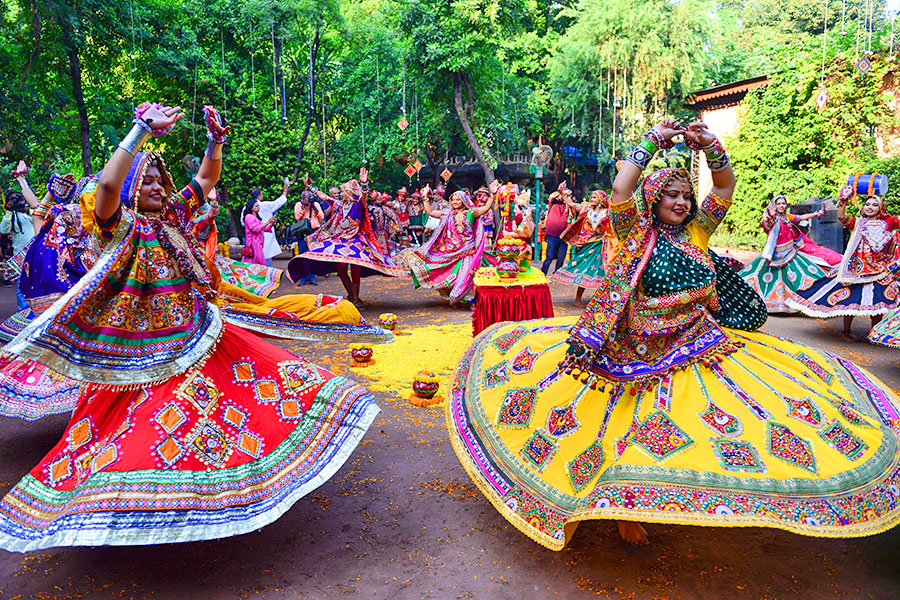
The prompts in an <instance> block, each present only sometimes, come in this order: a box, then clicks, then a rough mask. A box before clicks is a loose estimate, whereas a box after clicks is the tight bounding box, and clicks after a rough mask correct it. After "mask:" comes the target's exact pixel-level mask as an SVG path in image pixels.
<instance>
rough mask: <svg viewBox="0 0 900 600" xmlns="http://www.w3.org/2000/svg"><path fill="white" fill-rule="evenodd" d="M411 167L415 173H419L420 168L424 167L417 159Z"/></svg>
mask: <svg viewBox="0 0 900 600" xmlns="http://www.w3.org/2000/svg"><path fill="white" fill-rule="evenodd" d="M412 166H414V167H415V168H416V173H418V172H419V171H421V170H422V167H424V166H425V165H423V164H422V161H421V160H419V159H418V158H417V159H416V162H414V163H413V164H412Z"/></svg>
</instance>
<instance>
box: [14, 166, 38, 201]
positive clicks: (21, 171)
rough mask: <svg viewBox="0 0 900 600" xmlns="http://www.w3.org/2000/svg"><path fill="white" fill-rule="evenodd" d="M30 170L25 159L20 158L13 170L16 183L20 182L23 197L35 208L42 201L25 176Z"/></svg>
mask: <svg viewBox="0 0 900 600" xmlns="http://www.w3.org/2000/svg"><path fill="white" fill-rule="evenodd" d="M28 171H29V169H28V165H26V164H25V161H24V160H20V161H19V164H18V165H17V166H16V170H15V171H13V177H15V179H16V183H18V184H19V187H20V188H21V189H22V197H24V198H25V202H27V203H28V206H30V207H31V208H32V210H33V209H35V208H37V207H38V204H39V203H40V201H39V200H38V197H37V195H36V194H35V193H34V192H33V191H31V186H29V185H28V180H27V179H25V176H26V175H28Z"/></svg>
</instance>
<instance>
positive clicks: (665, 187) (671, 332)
mask: <svg viewBox="0 0 900 600" xmlns="http://www.w3.org/2000/svg"><path fill="white" fill-rule="evenodd" d="M679 133H682V134H683V135H684V137H685V140H686V141H687V142H688V143H690V144H693V145H695V146H696V147H699V148H701V149H702V150H703V151H704V152H705V153H706V156H707V163H708V164H709V166H710V169H711V171H712V180H713V186H712V190H711V192H710V193H709V195H708V196H707V197H706V198H705V199H704V200H703V201H702V202H697V201H696V200H695V199H694V197H693V189H692V187H691V183H690V177H689V176H688V174H687V172H685V171H684V170H683V169H663V170H661V171H656V172H654V173H652V174H651V175H649V176H648V177H646V178H645V179H644V181H643V183H642V184H641V185H640V188H639V195H638V196H637V197H634V196H632V190H633V189H634V188H635V186H636V185H637V184H638V180H639V177H640V175H641V171H642V170H643V169H644V168H646V166H647V164H648V163H649V162H650V160H651V158H652V156H653V154H654V153H655V152H656V151H657V149H658V148H659V147H661V146H662V147H667V146H669V145H670V144H671V140H672V137H674V136H675V135H678V134H679ZM734 186H735V178H734V174H733V172H732V169H731V165H730V161H729V158H728V155H727V154H726V153H725V150H724V149H723V148H722V146H721V144H720V143H719V141H718V140H717V139H716V138H715V136H713V135H712V134H711V133H710V132H709V131H708V130H707V129H706V127H705V126H704V125H703V124H702V123H692V124H691V125H688V126H687V128H686V129H684V130H681V129H680V128H679V126H678V124H677V123H676V122H674V121H662V122H660V123H659V124H658V125H657V126H656V127H655V128H654V129H652V130H651V131H650V132H648V134H647V136H646V139H645V140H643V141H642V142H641V144H640V145H639V146H637V147H635V148H634V150H632V152H631V154H630V156H629V159H628V161H627V162H626V163H625V165H624V166H623V167H622V169H621V170H620V171H619V173H618V175H617V177H616V179H615V182H614V184H613V190H612V199H611V204H610V219H611V222H612V224H613V228H614V230H615V232H616V235H617V237H618V238H619V240H621V244H620V249H619V252H618V253H617V255H616V257H615V258H614V259H613V260H611V261H610V263H609V266H608V269H607V276H606V277H605V278H604V279H603V282H602V283H601V286H600V288H599V289H598V290H597V293H596V294H595V295H594V298H593V299H592V300H591V302H590V304H589V305H588V307H587V309H586V310H585V311H584V313H583V314H582V315H581V317H580V318H578V319H574V318H555V319H548V320H543V321H529V322H526V323H501V324H497V325H495V326H493V327H491V328H490V329H487V330H486V331H484V332H483V333H482V334H481V335H479V336H478V337H477V338H476V340H475V342H474V343H473V344H472V346H471V347H470V348H469V350H468V351H467V352H466V354H465V355H464V356H463V358H462V360H461V361H460V364H459V367H458V370H457V373H456V375H455V378H454V381H453V385H452V388H451V389H452V390H453V391H452V395H451V397H450V401H449V402H448V403H447V408H446V416H447V421H448V426H449V430H450V439H451V441H452V443H453V447H454V449H455V450H456V453H457V455H458V456H459V458H460V460H461V461H462V464H463V466H464V467H465V468H466V470H467V471H468V473H469V474H470V475H471V477H472V479H473V480H474V481H475V483H476V484H477V485H478V487H479V488H480V489H481V491H482V492H483V493H484V494H485V495H486V496H487V497H488V499H489V500H490V501H491V503H492V504H493V505H494V506H495V507H496V508H497V509H498V510H499V511H500V512H501V514H502V515H503V516H504V517H505V518H506V519H508V520H509V521H510V522H511V523H512V524H513V525H515V526H516V527H517V528H519V529H520V530H521V531H523V532H524V533H525V534H527V535H528V536H530V537H531V538H533V539H534V540H536V541H538V542H539V543H541V544H543V545H545V546H547V547H549V548H552V549H555V550H559V549H561V548H562V547H563V546H564V545H565V544H566V542H567V541H568V540H569V539H570V538H571V536H572V534H573V532H574V530H575V527H576V526H577V524H578V523H579V522H580V521H583V520H588V519H617V520H619V521H620V522H619V529H620V532H621V534H622V535H623V537H625V539H626V540H629V541H632V542H637V543H640V542H643V541H645V540H646V532H645V531H644V530H643V528H642V527H641V526H640V525H638V524H637V523H634V522H636V521H653V522H660V523H677V524H690V525H711V526H764V527H775V528H780V529H786V530H788V531H793V532H796V533H800V534H806V535H815V536H828V537H843V536H848V537H852V536H861V535H871V534H874V533H878V532H880V531H884V530H886V529H888V528H890V527H893V526H894V525H895V524H896V523H897V522H898V520H900V503H898V501H897V499H898V496H900V492H898V491H897V490H898V489H900V486H898V484H900V438H898V435H897V433H896V432H895V431H894V430H893V429H892V427H897V428H900V423H898V422H897V421H896V419H897V417H898V415H900V407H898V400H897V398H896V397H895V395H894V394H893V393H892V392H891V391H890V389H888V388H887V387H886V386H884V385H883V384H882V383H881V382H879V381H878V380H876V379H875V378H873V377H872V376H871V375H869V374H868V373H866V372H865V371H863V370H862V369H860V368H859V367H857V366H856V365H854V364H853V363H851V362H850V361H848V360H846V359H844V358H841V357H838V356H834V355H831V354H828V353H825V352H820V351H816V350H814V349H811V348H809V347H806V346H799V345H797V344H794V343H792V342H786V341H782V340H780V339H778V338H775V337H772V336H768V335H765V334H761V333H752V332H751V331H752V330H754V329H756V328H757V327H759V326H760V325H761V324H762V323H763V322H764V321H765V319H766V311H765V306H764V305H763V303H762V300H761V299H760V298H758V297H757V296H756V295H755V294H753V292H752V291H751V290H750V288H749V286H748V285H747V284H746V283H744V281H743V280H742V279H741V278H740V277H738V274H737V272H736V271H734V270H733V269H732V268H731V267H730V266H728V265H726V264H725V263H724V262H722V261H721V260H717V259H715V258H713V257H711V255H710V254H709V253H708V251H707V249H708V241H709V237H710V235H711V234H712V233H713V231H714V230H715V229H716V227H717V226H718V224H719V223H720V222H721V220H722V219H723V218H724V217H725V214H726V211H727V210H728V208H729V206H730V204H731V195H732V192H733V190H734Z"/></svg>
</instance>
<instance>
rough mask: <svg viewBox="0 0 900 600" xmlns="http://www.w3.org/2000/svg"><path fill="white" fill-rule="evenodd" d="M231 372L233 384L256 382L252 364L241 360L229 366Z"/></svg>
mask: <svg viewBox="0 0 900 600" xmlns="http://www.w3.org/2000/svg"><path fill="white" fill-rule="evenodd" d="M231 372H232V373H234V381H235V383H252V382H253V381H256V370H255V369H254V368H253V363H252V362H250V361H246V360H242V361H238V362H236V363H234V364H233V365H231Z"/></svg>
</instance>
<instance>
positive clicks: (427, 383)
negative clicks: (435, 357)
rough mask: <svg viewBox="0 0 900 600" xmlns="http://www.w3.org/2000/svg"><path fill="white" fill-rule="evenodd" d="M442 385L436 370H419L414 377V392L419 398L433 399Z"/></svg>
mask: <svg viewBox="0 0 900 600" xmlns="http://www.w3.org/2000/svg"><path fill="white" fill-rule="evenodd" d="M440 387H441V384H440V380H439V379H438V377H437V376H436V375H435V374H434V371H419V372H418V373H416V376H415V378H414V379H413V392H415V394H416V396H418V397H419V398H425V399H426V400H427V399H431V398H434V395H435V394H437V391H438V388H440Z"/></svg>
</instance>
